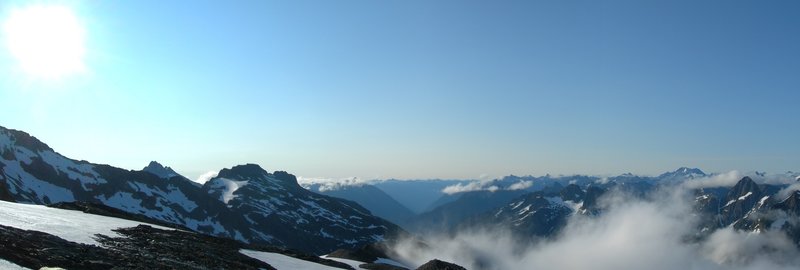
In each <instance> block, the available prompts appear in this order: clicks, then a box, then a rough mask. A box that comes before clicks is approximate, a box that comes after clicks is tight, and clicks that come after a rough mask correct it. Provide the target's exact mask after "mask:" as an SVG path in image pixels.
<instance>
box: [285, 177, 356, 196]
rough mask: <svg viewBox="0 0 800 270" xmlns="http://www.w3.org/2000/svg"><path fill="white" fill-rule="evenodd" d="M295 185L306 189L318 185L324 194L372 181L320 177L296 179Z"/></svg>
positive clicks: (354, 178) (353, 178)
mask: <svg viewBox="0 0 800 270" xmlns="http://www.w3.org/2000/svg"><path fill="white" fill-rule="evenodd" d="M297 183H298V184H300V186H302V187H304V188H306V189H308V188H310V187H311V186H313V185H319V191H321V192H325V191H330V190H338V189H341V188H344V187H347V186H359V185H364V184H369V183H372V181H368V180H362V179H361V178H358V177H347V178H340V179H333V178H321V177H302V176H298V177H297Z"/></svg>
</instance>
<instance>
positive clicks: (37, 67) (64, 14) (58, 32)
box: [3, 5, 86, 79]
mask: <svg viewBox="0 0 800 270" xmlns="http://www.w3.org/2000/svg"><path fill="white" fill-rule="evenodd" d="M3 30H4V34H5V40H6V45H7V47H8V49H9V51H10V53H11V55H12V56H13V57H14V59H16V60H17V63H18V64H19V67H20V68H21V69H22V70H23V71H25V73H26V74H29V75H31V76H35V77H39V78H47V79H51V78H60V77H64V76H67V75H72V74H76V73H80V72H82V71H83V70H84V69H85V65H84V62H83V58H84V54H85V51H86V48H85V46H84V36H85V32H84V29H83V27H82V26H81V24H80V22H79V20H78V18H77V16H75V13H74V12H73V11H72V10H71V9H70V8H68V7H64V6H57V5H38V6H30V7H25V8H20V9H17V10H14V11H12V12H11V14H10V15H9V17H8V19H7V20H6V22H5V23H4V25H3Z"/></svg>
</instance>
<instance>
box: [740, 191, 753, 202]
mask: <svg viewBox="0 0 800 270" xmlns="http://www.w3.org/2000/svg"><path fill="white" fill-rule="evenodd" d="M750 195H753V192H752V191H750V192H747V194H744V195H742V196H741V197H739V199H738V200H739V201H744V200H746V199H747V197H750Z"/></svg>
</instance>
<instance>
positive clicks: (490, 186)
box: [442, 181, 533, 195]
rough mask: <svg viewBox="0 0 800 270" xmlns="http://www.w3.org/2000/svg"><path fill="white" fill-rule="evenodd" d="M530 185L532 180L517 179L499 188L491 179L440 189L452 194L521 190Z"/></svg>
mask: <svg viewBox="0 0 800 270" xmlns="http://www.w3.org/2000/svg"><path fill="white" fill-rule="evenodd" d="M531 186H533V181H519V182H517V183H514V184H511V185H510V186H508V187H505V188H501V187H500V186H498V185H496V184H494V183H493V182H492V181H472V182H469V183H459V184H455V185H450V186H447V187H445V188H444V189H442V193H445V194H449V195H452V194H456V193H461V192H471V191H491V192H495V191H498V190H522V189H527V188H530V187H531Z"/></svg>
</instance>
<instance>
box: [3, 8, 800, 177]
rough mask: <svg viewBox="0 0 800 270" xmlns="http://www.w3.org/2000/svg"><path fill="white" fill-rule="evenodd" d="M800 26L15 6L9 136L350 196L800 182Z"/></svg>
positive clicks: (6, 94)
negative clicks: (391, 182) (646, 178)
mask: <svg viewBox="0 0 800 270" xmlns="http://www.w3.org/2000/svg"><path fill="white" fill-rule="evenodd" d="M799 11H800V3H798V2H792V1H771V2H767V3H763V2H760V3H748V2H738V1H730V2H725V3H711V2H709V3H703V2H697V1H669V2H664V3H657V2H642V1H619V2H614V3H608V2H593V1H576V2H528V1H509V2H504V3H484V2H477V1H457V2H456V1H438V2H426V1H403V2H381V3H375V2H368V1H352V2H306V1H292V2H277V1H276V2H272V1H242V2H238V3H237V4H236V5H231V4H226V3H219V2H212V1H192V2H182V1H174V2H167V3H163V2H156V1H135V2H96V1H79V0H75V1H36V2H29V1H4V2H3V3H0V23H1V24H2V32H0V34H2V36H0V44H2V47H0V100H2V101H3V113H2V115H0V125H1V126H5V127H7V128H12V129H19V130H23V131H25V132H28V133H30V134H31V135H33V136H36V137H37V138H39V139H40V140H42V141H44V142H45V143H47V144H49V145H50V146H51V147H53V148H54V149H55V150H56V151H58V152H60V153H62V154H64V155H65V156H67V157H71V158H75V159H84V160H88V161H91V162H96V163H107V164H111V165H114V166H118V167H122V168H126V169H141V168H142V167H144V166H146V165H147V164H148V162H150V161H151V160H156V161H158V162H160V163H162V164H164V165H166V166H170V167H172V168H174V169H175V170H176V171H178V172H179V173H181V174H184V175H186V176H187V177H189V178H192V179H195V178H196V177H197V176H199V175H201V174H203V173H206V172H208V171H218V170H220V169H222V168H229V167H231V166H234V165H237V164H245V163H256V164H259V165H261V166H262V167H264V168H265V169H267V170H270V171H274V170H284V171H288V172H290V173H293V174H295V175H298V176H303V177H311V178H313V177H319V178H334V179H335V178H346V177H358V178H361V179H388V178H397V179H421V178H441V179H477V178H481V177H482V176H488V177H490V178H499V177H502V176H505V175H510V174H514V175H545V174H548V173H549V174H553V175H558V174H565V175H568V174H586V175H617V174H621V173H625V172H631V173H634V174H639V175H657V174H660V173H663V172H666V171H672V170H674V169H676V168H679V167H684V166H687V167H697V168H701V169H703V170H704V171H709V172H727V171H731V170H740V171H767V172H774V173H778V172H786V171H797V170H800V168H798V167H797V166H798V164H800V155H798V153H800V143H797V139H796V138H797V134H800V125H798V122H797V120H796V116H797V115H800V105H798V102H797V101H798V100H800V92H799V91H797V89H798V88H797V86H798V85H800V76H797V74H800V65H798V63H800V50H797V44H800V43H799V42H800V27H798V26H800V17H798V16H796V14H798V12H799ZM36 16H45V17H50V18H55V19H54V20H52V21H55V22H58V23H56V24H53V25H47V24H36V23H34V24H33V26H30V25H28V24H27V23H30V22H29V21H27V20H28V19H29V18H36ZM37 31H44V33H51V32H53V31H55V32H57V33H58V34H59V36H58V38H61V39H52V38H53V37H49V36H45V37H41V36H36V33H38V32H37ZM48 31H49V32H48ZM31 33H33V34H31Z"/></svg>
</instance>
